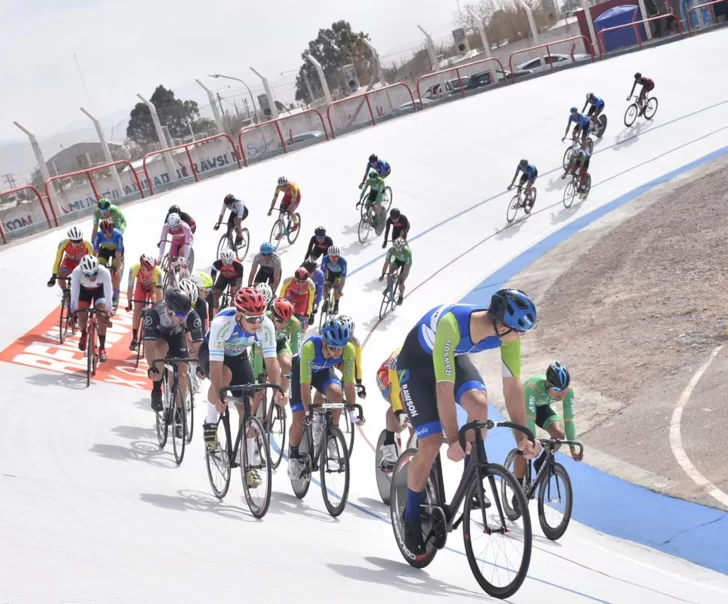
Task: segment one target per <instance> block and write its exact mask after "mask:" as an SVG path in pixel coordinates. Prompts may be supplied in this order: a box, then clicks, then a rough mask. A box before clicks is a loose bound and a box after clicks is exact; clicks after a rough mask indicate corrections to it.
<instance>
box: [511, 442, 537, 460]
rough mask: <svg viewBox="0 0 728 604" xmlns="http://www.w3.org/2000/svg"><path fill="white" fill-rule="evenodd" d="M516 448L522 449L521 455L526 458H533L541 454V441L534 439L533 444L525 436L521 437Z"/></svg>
mask: <svg viewBox="0 0 728 604" xmlns="http://www.w3.org/2000/svg"><path fill="white" fill-rule="evenodd" d="M517 446H518V449H519V450H520V451H523V457H525V458H526V459H534V458H536V457H538V456H539V455H541V449H542V447H541V443H540V442H538V441H536V444H535V445H534V444H533V443H532V442H531V441H530V440H528V439H527V438H525V437H524V438H522V439H521V440H519V441H518V444H517Z"/></svg>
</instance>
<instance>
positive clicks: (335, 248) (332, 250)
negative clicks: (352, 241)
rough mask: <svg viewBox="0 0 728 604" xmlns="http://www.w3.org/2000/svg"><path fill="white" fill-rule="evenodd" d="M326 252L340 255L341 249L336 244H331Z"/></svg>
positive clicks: (330, 254)
mask: <svg viewBox="0 0 728 604" xmlns="http://www.w3.org/2000/svg"><path fill="white" fill-rule="evenodd" d="M326 252H327V253H328V255H329V256H341V250H340V249H339V246H338V245H332V246H331V247H330V248H329V249H328V250H326Z"/></svg>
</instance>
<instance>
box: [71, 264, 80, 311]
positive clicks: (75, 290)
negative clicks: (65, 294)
mask: <svg viewBox="0 0 728 604" xmlns="http://www.w3.org/2000/svg"><path fill="white" fill-rule="evenodd" d="M81 274H82V273H81V270H80V269H78V268H76V269H73V272H72V273H71V277H72V278H71V312H75V311H76V310H77V309H78V297H79V295H80V294H81Z"/></svg>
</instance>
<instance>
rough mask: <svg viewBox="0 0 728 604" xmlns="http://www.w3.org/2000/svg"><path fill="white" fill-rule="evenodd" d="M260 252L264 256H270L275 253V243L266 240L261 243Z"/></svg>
mask: <svg viewBox="0 0 728 604" xmlns="http://www.w3.org/2000/svg"><path fill="white" fill-rule="evenodd" d="M260 253H261V254H263V255H264V256H270V255H271V254H272V253H273V244H272V243H271V242H270V241H265V242H264V243H261V244H260Z"/></svg>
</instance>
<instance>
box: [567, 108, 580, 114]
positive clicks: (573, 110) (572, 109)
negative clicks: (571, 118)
mask: <svg viewBox="0 0 728 604" xmlns="http://www.w3.org/2000/svg"><path fill="white" fill-rule="evenodd" d="M578 112H579V110H578V109H577V108H576V107H572V108H571V109H569V113H578Z"/></svg>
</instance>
